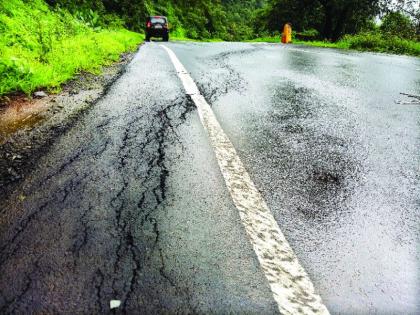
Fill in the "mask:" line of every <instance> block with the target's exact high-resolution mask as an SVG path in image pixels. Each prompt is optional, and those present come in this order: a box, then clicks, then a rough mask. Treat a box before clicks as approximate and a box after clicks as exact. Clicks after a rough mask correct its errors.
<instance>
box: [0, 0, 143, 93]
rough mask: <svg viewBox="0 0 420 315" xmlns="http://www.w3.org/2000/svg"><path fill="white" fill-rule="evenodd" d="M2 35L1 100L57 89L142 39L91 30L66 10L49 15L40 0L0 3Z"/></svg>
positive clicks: (115, 31)
mask: <svg viewBox="0 0 420 315" xmlns="http://www.w3.org/2000/svg"><path fill="white" fill-rule="evenodd" d="M92 15H93V14H92ZM93 16H94V15H93ZM0 33H1V34H2V35H1V37H0V78H1V79H0V95H3V94H6V93H10V92H15V91H23V92H25V93H28V94H29V93H31V92H33V91H34V90H36V89H38V88H48V89H50V90H57V89H59V88H60V85H61V84H62V83H63V82H65V81H66V80H68V79H70V78H72V77H73V76H74V75H75V74H76V73H78V72H81V71H90V72H97V71H99V70H100V66H101V65H103V64H107V63H110V62H112V61H116V60H118V59H119V56H120V54H121V53H122V52H124V51H127V50H132V49H135V48H136V47H137V45H138V43H139V42H140V41H141V39H142V37H141V35H139V34H137V33H133V32H129V31H127V30H122V29H112V27H111V28H109V29H104V28H102V27H100V26H99V25H93V24H91V23H90V22H87V21H85V20H82V19H78V18H76V17H74V16H73V15H71V14H70V13H69V12H68V11H67V10H64V9H60V10H54V11H52V10H51V9H50V8H49V7H48V6H47V5H46V4H45V3H44V2H43V1H41V0H33V1H29V2H23V1H22V0H0Z"/></svg>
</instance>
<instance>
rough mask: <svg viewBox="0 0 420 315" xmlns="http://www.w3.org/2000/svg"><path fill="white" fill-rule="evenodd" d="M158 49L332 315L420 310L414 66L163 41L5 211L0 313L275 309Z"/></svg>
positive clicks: (54, 151)
mask: <svg viewBox="0 0 420 315" xmlns="http://www.w3.org/2000/svg"><path fill="white" fill-rule="evenodd" d="M162 45H165V46H166V47H168V48H170V49H171V50H172V51H173V52H174V53H175V55H176V56H177V58H178V59H179V61H180V62H181V63H182V64H183V65H184V67H185V68H186V70H187V71H188V73H189V75H190V76H191V78H192V80H193V81H194V82H195V84H196V85H197V86H198V88H199V91H200V92H201V94H202V95H203V96H204V98H205V100H206V101H207V103H208V104H209V105H210V106H211V108H212V110H213V112H214V115H215V117H216V118H217V120H218V122H219V123H220V126H221V129H223V131H224V133H225V134H226V135H227V137H228V138H229V139H230V141H231V143H232V144H233V146H234V147H235V149H236V153H237V156H238V157H239V158H240V160H241V161H242V163H243V165H244V166H245V168H246V170H247V171H248V173H249V176H250V178H251V179H252V181H253V184H254V185H255V186H256V188H257V189H258V191H259V192H260V193H261V196H262V198H263V199H264V200H265V203H266V204H267V206H268V209H270V212H271V214H272V216H273V217H274V219H275V222H276V223H277V224H278V226H279V227H280V229H281V231H282V232H283V234H284V236H285V237H286V239H287V240H288V242H289V244H290V246H291V248H292V249H293V251H294V253H295V254H296V256H297V257H298V259H299V262H300V264H301V266H302V267H303V268H304V269H305V270H306V273H307V274H308V275H309V277H310V279H311V280H312V283H313V286H314V288H315V291H316V293H317V294H319V295H320V296H321V298H322V301H323V303H324V304H325V306H326V307H327V308H328V310H329V311H330V313H331V314H419V313H420V302H419V301H420V299H419V298H418V297H419V292H420V276H419V275H420V272H419V270H420V269H419V266H420V257H419V255H420V253H419V244H420V242H419V241H420V237H419V234H420V231H419V222H420V220H419V219H420V154H419V153H420V106H419V105H404V104H397V103H396V101H398V100H404V96H402V95H400V94H399V93H401V92H405V93H412V94H420V59H418V58H417V59H416V58H410V57H398V56H387V55H379V54H369V53H355V52H343V51H335V50H328V49H316V48H308V47H304V46H293V45H291V46H281V45H278V44H248V43H156V42H152V43H147V44H145V45H143V46H142V47H141V48H140V51H139V52H138V54H137V55H136V57H135V58H134V60H133V61H132V62H131V64H130V65H129V66H128V68H127V71H126V73H125V74H124V75H123V76H122V77H121V78H120V79H119V80H118V81H117V82H116V83H115V84H114V86H113V87H112V88H111V89H110V91H109V92H108V94H107V95H106V96H105V97H103V98H102V99H101V100H100V101H99V102H98V103H97V104H96V105H95V106H94V107H93V108H92V109H91V110H90V111H89V112H88V113H86V114H85V115H84V116H83V117H81V119H80V121H79V122H78V123H77V124H76V125H75V126H74V127H73V128H72V129H70V130H69V131H68V132H66V133H65V134H63V135H62V136H61V137H60V138H58V139H57V140H56V142H55V143H54V144H53V145H52V146H51V149H50V150H49V152H48V153H47V154H46V155H45V156H43V157H42V158H41V159H40V160H39V163H38V165H37V167H36V169H34V170H33V171H32V172H31V173H30V174H29V175H28V177H27V179H26V180H25V181H24V183H23V184H22V185H21V187H19V188H18V189H16V191H15V192H14V193H13V194H12V195H11V196H8V197H7V200H6V201H3V204H4V205H5V206H4V207H3V208H2V209H1V215H0V252H1V261H0V313H1V314H27V313H38V314H41V313H42V314H46V313H48V314H55V313H62V314H102V313H103V314H105V313H116V314H146V313H188V314H193V313H199V314H203V313H217V314H220V313H247V314H276V313H278V312H279V303H278V300H276V299H275V294H273V292H274V291H273V287H272V286H271V287H270V284H271V283H270V281H268V280H267V279H269V278H267V272H266V270H265V269H264V268H262V264H261V257H260V255H259V252H258V246H256V245H255V244H254V243H253V242H252V240H250V237H249V235H248V234H247V230H246V229H245V228H244V227H246V224H245V226H244V222H243V218H242V217H241V215H240V214H241V212H240V211H239V210H238V205H237V204H236V203H235V201H234V198H232V195H231V191H230V190H229V189H228V186H227V184H226V183H227V182H225V180H226V177H224V175H225V174H222V173H223V172H222V171H221V168H220V167H219V165H220V160H218V159H219V156H218V155H217V156H216V154H215V148H214V146H213V145H212V143H211V141H210V140H209V135H208V131H207V130H206V128H204V127H203V124H202V121H201V120H200V117H199V115H198V113H197V108H196V104H195V103H194V100H193V99H192V97H191V96H190V95H187V93H186V91H185V89H184V85H183V82H182V81H181V79H180V77H179V75H180V73H179V71H176V68H175V67H174V64H173V63H172V61H171V59H170V58H169V55H168V53H167V51H165V49H164V48H163V47H162ZM222 170H223V169H222ZM251 239H252V238H251ZM263 245H264V244H263ZM111 300H117V301H120V303H121V304H120V305H119V306H118V307H117V308H114V309H113V310H111V309H110V302H111ZM117 304H118V303H117ZM280 309H281V308H280ZM314 313H316V310H314Z"/></svg>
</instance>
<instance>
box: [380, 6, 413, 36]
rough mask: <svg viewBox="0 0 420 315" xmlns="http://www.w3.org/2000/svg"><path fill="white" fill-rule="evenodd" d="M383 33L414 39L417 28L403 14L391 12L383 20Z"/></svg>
mask: <svg viewBox="0 0 420 315" xmlns="http://www.w3.org/2000/svg"><path fill="white" fill-rule="evenodd" d="M381 31H382V33H384V34H388V35H394V36H398V37H402V38H407V39H413V38H414V37H415V26H414V24H413V22H412V21H411V20H410V18H409V17H408V16H406V15H404V14H403V13H401V12H390V13H388V14H387V15H385V17H384V18H383V20H382V25H381Z"/></svg>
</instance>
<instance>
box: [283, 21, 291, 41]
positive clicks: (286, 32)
mask: <svg viewBox="0 0 420 315" xmlns="http://www.w3.org/2000/svg"><path fill="white" fill-rule="evenodd" d="M281 42H282V43H283V44H289V43H291V42H292V26H291V25H290V24H289V23H286V24H285V25H284V28H283V34H282V36H281Z"/></svg>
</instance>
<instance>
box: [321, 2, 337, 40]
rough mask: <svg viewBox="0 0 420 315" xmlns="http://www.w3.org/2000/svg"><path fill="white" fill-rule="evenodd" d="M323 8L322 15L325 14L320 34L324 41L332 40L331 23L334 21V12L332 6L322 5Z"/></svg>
mask: <svg viewBox="0 0 420 315" xmlns="http://www.w3.org/2000/svg"><path fill="white" fill-rule="evenodd" d="M323 6H324V13H325V21H324V30H323V32H322V37H323V38H324V39H328V40H330V39H331V38H332V33H333V21H334V10H333V7H332V5H330V4H323Z"/></svg>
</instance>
